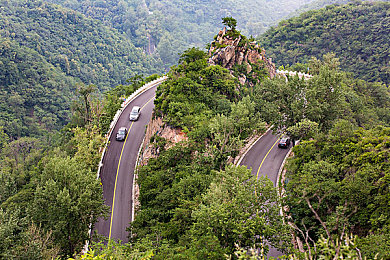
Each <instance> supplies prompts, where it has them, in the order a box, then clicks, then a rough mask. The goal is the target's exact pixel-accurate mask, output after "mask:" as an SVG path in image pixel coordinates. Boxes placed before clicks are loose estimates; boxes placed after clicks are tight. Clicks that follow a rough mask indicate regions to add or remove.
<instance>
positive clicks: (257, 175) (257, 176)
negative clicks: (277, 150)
mask: <svg viewBox="0 0 390 260" xmlns="http://www.w3.org/2000/svg"><path fill="white" fill-rule="evenodd" d="M278 141H279V138H278V139H277V140H276V142H275V143H274V144H273V145H272V147H271V148H270V149H269V150H268V152H267V154H266V155H265V156H264V158H263V160H262V161H261V163H260V166H259V169H258V170H257V174H256V180H257V179H258V178H259V173H260V168H261V166H262V165H263V163H264V161H265V159H266V158H267V156H268V154H269V153H270V152H271V150H272V148H274V146H275V145H276V143H277V142H278Z"/></svg>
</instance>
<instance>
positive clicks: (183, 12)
mask: <svg viewBox="0 0 390 260" xmlns="http://www.w3.org/2000/svg"><path fill="white" fill-rule="evenodd" d="M48 1H49V2H52V3H56V4H60V5H63V6H65V7H67V8H70V9H73V10H77V11H79V12H81V13H83V14H85V15H86V16H89V17H92V18H95V19H98V20H100V21H104V23H105V24H106V25H109V26H111V27H113V28H116V29H118V30H119V31H120V32H123V33H125V34H126V35H127V37H128V38H129V39H130V40H131V42H132V43H133V44H134V45H135V46H137V47H141V48H143V49H144V50H145V51H146V52H147V53H149V54H153V55H152V56H153V57H155V58H156V59H160V58H161V60H162V61H163V62H164V66H165V68H169V67H170V66H172V65H174V64H176V63H177V60H178V58H179V55H178V54H179V53H182V52H183V51H184V50H186V49H188V48H190V47H194V46H195V47H199V48H203V47H204V46H205V45H206V44H207V43H208V42H209V40H210V39H211V38H212V36H213V35H214V34H215V32H216V31H217V30H218V29H219V27H220V23H219V22H220V19H221V17H225V16H234V17H235V18H237V19H238V20H239V21H240V26H239V29H240V30H242V31H243V33H245V34H247V35H253V36H257V35H259V34H261V33H263V32H264V31H265V30H266V29H267V28H269V27H270V26H271V25H274V24H276V23H277V21H279V20H280V19H282V18H284V17H285V16H286V15H288V14H289V13H290V12H292V11H293V10H296V9H297V8H299V7H300V6H302V5H304V4H306V3H310V2H312V0H301V1H293V0H281V1H275V0H271V1H270V0H246V1H243V0H239V1H237V0H228V1H226V0H225V1H222V0H218V1H205V0H202V1H199V0H197V1H194V0H190V1H184V2H183V1H179V0H163V1H157V0H142V1H136V0H122V1H119V0H115V1H101V0H92V1H85V0H48Z"/></svg>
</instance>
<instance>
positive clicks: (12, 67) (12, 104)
mask: <svg viewBox="0 0 390 260" xmlns="http://www.w3.org/2000/svg"><path fill="white" fill-rule="evenodd" d="M0 54H1V55H0V126H4V129H5V132H6V133H7V134H8V135H9V136H10V137H14V138H16V137H20V136H26V135H27V136H29V135H37V134H42V131H41V130H42V129H47V130H53V129H58V128H59V127H60V126H61V125H63V124H65V123H66V121H67V120H68V115H69V105H70V97H71V96H72V90H71V89H72V88H73V87H72V86H73V85H74V84H75V79H73V78H72V77H69V76H65V75H64V73H62V72H61V71H60V70H59V69H58V68H56V67H54V66H53V65H52V64H50V63H48V62H47V61H46V60H45V59H44V58H43V57H42V56H41V55H39V53H37V52H36V51H34V50H32V49H30V48H28V47H23V46H20V45H19V44H18V43H16V42H15V41H10V40H6V39H1V40H0Z"/></svg>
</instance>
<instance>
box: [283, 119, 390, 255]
mask: <svg viewBox="0 0 390 260" xmlns="http://www.w3.org/2000/svg"><path fill="white" fill-rule="evenodd" d="M349 124H350V123H349ZM389 133H390V130H389V129H388V128H384V127H376V128H374V129H372V130H364V129H362V128H359V129H357V130H354V128H351V126H349V125H348V124H347V122H346V121H340V122H338V123H337V124H336V125H335V127H334V128H333V129H331V131H330V133H329V134H328V135H322V136H321V135H320V136H318V137H317V139H314V140H312V141H309V142H303V143H302V144H300V145H299V146H296V147H295V148H294V154H295V157H294V158H293V159H291V160H290V162H289V167H288V178H289V182H288V185H287V203H288V205H289V207H290V215H291V216H292V218H293V220H294V222H295V223H296V230H300V231H299V233H300V234H302V235H303V234H306V235H303V237H302V238H303V240H305V241H311V239H313V240H314V241H317V240H319V239H320V238H321V235H323V236H324V237H325V240H324V239H323V240H322V242H324V243H325V242H326V241H328V242H326V243H330V242H329V241H335V239H336V238H337V237H338V238H339V237H340V236H343V234H345V232H348V231H349V232H352V233H353V234H355V235H359V237H360V238H359V239H358V240H357V241H356V243H357V244H356V245H357V247H358V248H360V249H361V250H362V254H363V256H367V257H369V258H370V259H372V258H373V257H374V256H375V255H376V254H377V253H379V255H378V258H379V259H380V258H384V259H386V258H387V257H388V255H387V253H386V252H388V250H387V248H388V245H387V244H386V243H381V244H378V243H375V247H372V248H370V247H368V246H367V243H368V241H372V239H374V237H375V236H378V239H379V238H380V236H379V234H381V235H382V236H383V238H384V237H387V236H388V230H389V229H388V227H389V223H390V222H389V218H388V217H386V216H388V215H389V210H390V208H389V204H388V202H389V196H388V192H389V191H388V189H389V187H390V186H389V178H388V175H389V173H390V172H389V169H390V167H389V161H388V157H389V155H390V150H389V147H390V146H389ZM301 231H302V232H301ZM306 232H307V233H306ZM309 237H310V238H309ZM383 238H382V239H383ZM322 242H320V243H322ZM332 243H333V242H332ZM307 245H308V246H309V245H310V243H309V242H308V243H307ZM360 245H362V247H360ZM317 248H318V247H317Z"/></svg>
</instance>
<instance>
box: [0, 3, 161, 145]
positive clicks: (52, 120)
mask: <svg viewBox="0 0 390 260" xmlns="http://www.w3.org/2000/svg"><path fill="white" fill-rule="evenodd" d="M0 17H1V19H0V35H1V40H0V51H1V57H0V60H1V63H0V66H1V70H0V100H1V107H2V109H1V111H0V125H2V126H4V130H5V131H6V133H7V134H8V135H9V136H10V137H12V138H14V139H15V138H17V137H21V136H42V135H43V134H44V133H45V132H47V131H52V130H59V129H60V128H61V127H62V126H64V125H65V124H66V123H67V122H69V119H70V117H69V112H70V106H71V101H72V100H73V99H74V96H75V91H76V89H77V88H79V87H80V86H79V87H77V86H76V83H77V84H79V85H83V84H84V85H90V84H94V85H96V86H97V87H98V89H99V90H101V91H102V92H103V91H106V90H109V89H111V88H112V87H113V86H116V85H118V84H125V83H126V80H128V79H129V78H131V77H133V76H135V75H137V74H152V73H154V72H159V71H161V70H160V68H161V64H159V63H157V62H155V61H154V60H153V59H152V58H151V57H148V56H146V55H145V54H143V53H142V51H141V49H137V48H136V47H134V45H132V44H131V42H130V41H129V40H128V39H126V38H125V37H124V36H122V35H121V34H119V33H118V32H116V31H115V30H112V29H110V28H108V27H106V26H103V24H102V23H101V22H99V21H97V20H92V19H89V18H86V17H84V16H83V15H81V14H79V13H76V12H75V11H71V10H67V9H64V8H61V7H59V6H55V5H53V4H48V3H45V2H42V1H1V3H0Z"/></svg>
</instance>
